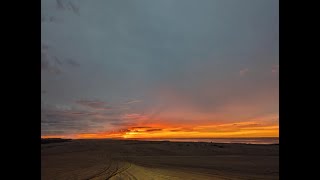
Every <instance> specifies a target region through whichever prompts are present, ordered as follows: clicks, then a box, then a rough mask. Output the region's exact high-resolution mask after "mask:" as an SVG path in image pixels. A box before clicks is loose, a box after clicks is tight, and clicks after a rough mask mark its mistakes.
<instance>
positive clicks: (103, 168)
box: [41, 140, 279, 180]
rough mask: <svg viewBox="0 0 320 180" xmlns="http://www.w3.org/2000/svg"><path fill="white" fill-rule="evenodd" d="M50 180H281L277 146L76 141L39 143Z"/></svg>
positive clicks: (45, 174)
mask: <svg viewBox="0 0 320 180" xmlns="http://www.w3.org/2000/svg"><path fill="white" fill-rule="evenodd" d="M41 161H42V162H41V176H42V179H43V180H47V179H112V180H115V179H138V180H140V179H141V180H144V179H145V180H152V179H154V180H158V179H159V180H162V179H168V180H171V179H172V180H175V179H183V180H189V179H200V180H204V179H246V180H249V179H279V145H245V144H215V143H197V142H150V141H149V142H144V141H124V140H73V141H69V142H59V143H49V144H42V145H41Z"/></svg>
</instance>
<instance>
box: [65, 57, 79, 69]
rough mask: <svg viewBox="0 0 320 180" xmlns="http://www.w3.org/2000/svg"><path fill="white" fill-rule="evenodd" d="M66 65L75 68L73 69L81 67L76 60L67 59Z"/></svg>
mask: <svg viewBox="0 0 320 180" xmlns="http://www.w3.org/2000/svg"><path fill="white" fill-rule="evenodd" d="M65 62H66V64H68V65H70V66H73V67H79V66H80V64H79V63H78V62H76V61H75V60H73V59H70V58H69V59H66V60H65Z"/></svg>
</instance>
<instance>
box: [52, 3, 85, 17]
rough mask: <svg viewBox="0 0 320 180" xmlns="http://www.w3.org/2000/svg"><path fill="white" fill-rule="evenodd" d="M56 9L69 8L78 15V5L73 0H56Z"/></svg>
mask: <svg viewBox="0 0 320 180" xmlns="http://www.w3.org/2000/svg"><path fill="white" fill-rule="evenodd" d="M56 4H57V9H60V10H71V11H72V12H73V13H75V14H77V15H79V13H80V11H79V6H78V5H76V4H75V3H74V2H73V1H68V0H56Z"/></svg>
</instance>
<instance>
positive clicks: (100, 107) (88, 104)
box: [76, 100, 113, 110]
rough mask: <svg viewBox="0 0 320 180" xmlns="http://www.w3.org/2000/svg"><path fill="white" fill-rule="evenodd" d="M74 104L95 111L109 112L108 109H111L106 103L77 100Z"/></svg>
mask: <svg viewBox="0 0 320 180" xmlns="http://www.w3.org/2000/svg"><path fill="white" fill-rule="evenodd" d="M76 103H77V104H80V105H82V106H86V107H90V108H92V109H97V110H110V109H113V107H111V106H109V105H107V103H106V102H103V101H94V100H79V101H76Z"/></svg>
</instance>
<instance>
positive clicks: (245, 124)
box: [41, 0, 279, 138]
mask: <svg viewBox="0 0 320 180" xmlns="http://www.w3.org/2000/svg"><path fill="white" fill-rule="evenodd" d="M41 2H42V3H41V136H42V137H44V138H45V137H61V138H220V137H278V136H279V4H278V1H277V0H241V1H239V0H201V1H195V0H161V1H159V0H121V1H119V0H108V1H105V0H92V1H87V0H56V1H54V0H43V1H41Z"/></svg>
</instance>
